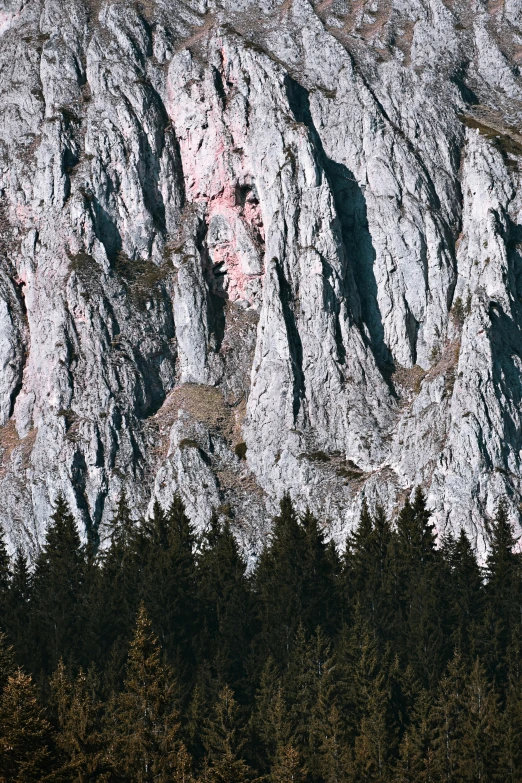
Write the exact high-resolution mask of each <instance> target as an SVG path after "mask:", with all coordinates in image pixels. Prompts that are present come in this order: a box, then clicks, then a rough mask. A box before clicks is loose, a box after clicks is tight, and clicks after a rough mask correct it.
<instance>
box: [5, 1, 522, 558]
mask: <svg viewBox="0 0 522 783" xmlns="http://www.w3.org/2000/svg"><path fill="white" fill-rule="evenodd" d="M521 58H522V2H520V0H504V1H503V2H502V0H501V1H500V2H497V0H490V2H488V3H486V2H482V0H465V1H464V2H461V3H457V2H454V0H445V1H444V2H442V0H407V1H406V2H403V0H367V1H366V2H365V1H364V0H350V1H348V0H322V2H315V3H314V2H312V1H311V0H285V2H282V0H255V2H254V0H185V1H184V2H182V0H154V1H153V0H143V2H141V3H140V2H137V3H134V2H130V1H128V2H100V1H99V0H68V2H67V3H64V2H62V0H0V425H1V427H0V447H1V466H0V497H1V511H0V513H1V517H2V521H3V522H4V523H5V527H6V529H7V532H8V536H9V538H10V541H11V543H12V545H15V544H17V543H23V545H24V546H26V548H28V550H29V551H30V552H34V550H35V549H36V548H37V547H38V545H39V542H41V539H42V535H43V532H44V529H45V523H46V520H47V518H48V515H49V513H50V507H51V503H52V501H53V500H54V498H55V496H56V494H57V492H58V491H60V490H61V491H63V492H64V493H65V495H66V497H67V499H68V500H69V502H70V504H71V506H72V507H73V508H74V510H75V512H76V514H77V516H78V519H79V520H80V521H81V524H82V526H83V528H84V530H85V531H88V530H91V531H92V532H93V533H95V534H99V535H100V536H101V537H102V538H103V530H104V524H105V522H106V521H107V519H108V518H110V515H111V513H112V510H113V508H114V504H115V500H116V498H117V497H118V496H119V494H120V492H121V490H122V489H123V488H125V490H126V492H127V494H128V495H129V496H130V498H131V499H132V501H133V502H134V504H135V506H136V507H137V508H139V509H141V510H142V511H145V510H146V509H147V507H148V506H149V505H150V503H151V502H152V500H153V498H158V499H159V500H160V502H161V503H163V504H167V503H168V502H169V501H170V499H171V497H172V495H173V493H174V492H175V491H179V492H180V493H181V495H182V496H183V498H184V500H185V502H186V504H187V508H188V511H189V513H190V515H191V516H192V517H193V518H194V519H195V520H197V522H198V524H200V525H203V524H204V523H205V521H206V520H207V519H208V517H209V514H210V512H211V509H212V507H215V508H218V509H219V510H220V513H223V514H227V515H229V516H231V517H232V518H233V519H234V525H235V529H236V531H237V534H238V536H239V537H240V538H241V540H242V541H243V544H244V547H245V549H246V550H247V551H248V552H250V553H255V551H256V548H258V547H259V545H260V542H262V540H263V537H264V535H265V534H266V532H267V525H268V519H269V517H270V514H271V513H272V512H273V510H274V507H275V503H276V501H277V499H278V498H279V497H280V495H281V494H282V492H283V491H284V490H285V489H288V490H289V491H290V492H291V494H292V496H293V497H294V498H295V500H296V502H297V504H298V506H299V507H304V506H305V505H307V504H309V505H310V506H311V507H312V508H315V509H319V508H321V509H323V510H324V514H325V515H326V517H327V518H328V520H329V524H330V529H331V534H332V535H333V536H334V537H336V538H337V539H338V540H341V539H342V538H343V537H344V535H345V534H346V531H347V529H349V527H350V525H351V524H352V522H353V520H354V518H355V516H356V515H357V513H358V510H359V508H360V505H361V502H362V499H363V498H367V499H368V501H369V502H370V503H374V502H376V501H378V500H379V501H380V502H382V503H384V504H385V506H386V507H387V508H388V509H389V511H390V512H391V511H392V510H393V509H394V508H395V507H396V505H397V503H399V502H400V501H401V500H403V499H404V497H405V496H406V495H407V494H408V493H409V492H410V491H411V489H412V488H413V487H414V486H415V485H416V484H419V483H420V484H422V485H423V486H424V487H425V488H426V491H427V494H428V499H429V504H430V506H431V507H432V508H433V510H434V514H435V521H436V523H437V526H438V529H439V530H440V531H444V530H446V529H447V528H448V527H449V528H452V529H455V530H457V529H459V528H460V526H462V525H463V526H464V527H465V528H466V530H467V531H468V532H469V533H470V534H471V535H472V537H473V539H474V541H475V543H476V545H477V547H478V548H479V550H483V549H484V547H485V546H486V544H487V519H488V517H489V516H490V515H491V514H492V513H493V511H494V508H495V504H496V502H497V500H498V498H499V497H500V496H507V497H508V499H509V503H510V511H511V514H512V516H513V519H514V520H515V519H517V518H518V511H519V504H520V502H521V500H522V497H521V492H522V482H521V473H520V468H521V459H522V451H521V449H522V432H521V424H522V422H521V413H522V411H521V397H522V331H521V330H522V198H521V193H520V170H519V165H520V162H521V161H522V128H521V123H522V79H521V78H520V73H519V67H518V65H517V62H518V61H519V60H520V59H521ZM244 444H246V453H245V445H244ZM245 457H246V458H245Z"/></svg>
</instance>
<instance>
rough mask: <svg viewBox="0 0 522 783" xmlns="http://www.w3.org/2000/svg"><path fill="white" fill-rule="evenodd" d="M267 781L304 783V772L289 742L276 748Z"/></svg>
mask: <svg viewBox="0 0 522 783" xmlns="http://www.w3.org/2000/svg"><path fill="white" fill-rule="evenodd" d="M268 779H269V781H270V783H304V781H305V780H306V770H305V769H304V768H303V766H302V764H301V760H300V758H299V753H298V751H297V750H296V749H295V747H294V746H293V744H292V743H291V742H289V743H288V744H287V745H283V746H281V747H280V748H278V750H277V754H276V757H275V760H274V763H273V765H272V768H271V770H270V775H269V778H268Z"/></svg>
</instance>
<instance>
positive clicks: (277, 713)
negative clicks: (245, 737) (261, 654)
mask: <svg viewBox="0 0 522 783" xmlns="http://www.w3.org/2000/svg"><path fill="white" fill-rule="evenodd" d="M250 729H251V731H252V737H253V741H252V746H253V754H254V758H255V761H256V763H257V766H258V767H259V769H261V770H262V771H263V773H266V772H268V769H269V767H270V765H272V764H275V763H276V756H277V754H278V753H279V751H280V749H281V748H283V747H287V746H288V743H289V742H290V739H291V736H292V727H291V725H290V721H289V714H288V708H287V706H286V703H285V699H284V695H283V684H282V681H281V678H280V677H279V675H278V673H277V670H276V667H275V665H274V662H273V660H272V659H271V658H268V660H267V662H266V664H265V666H264V668H263V671H262V673H261V679H260V683H259V688H258V690H257V692H256V695H255V706H254V710H253V713H252V716H251V719H250Z"/></svg>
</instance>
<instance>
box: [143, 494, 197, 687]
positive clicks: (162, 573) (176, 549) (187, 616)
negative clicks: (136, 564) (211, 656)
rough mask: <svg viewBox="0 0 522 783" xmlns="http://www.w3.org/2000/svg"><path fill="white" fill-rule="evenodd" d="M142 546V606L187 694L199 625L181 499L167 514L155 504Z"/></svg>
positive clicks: (190, 538)
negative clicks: (144, 607) (148, 615)
mask: <svg viewBox="0 0 522 783" xmlns="http://www.w3.org/2000/svg"><path fill="white" fill-rule="evenodd" d="M140 546H142V547H143V557H142V563H143V566H142V575H141V588H140V590H141V595H142V597H143V601H144V603H145V606H146V607H147V612H148V613H149V614H150V617H151V620H152V622H153V624H154V627H155V629H156V630H157V633H158V637H159V641H160V643H161V645H162V647H163V649H164V650H165V652H166V653H167V655H168V657H169V659H170V660H171V661H172V662H173V663H174V665H175V668H176V672H177V675H178V682H179V685H180V687H182V686H185V688H188V687H189V685H190V667H191V663H192V660H193V656H194V648H193V643H194V642H193V640H194V636H195V632H196V630H197V624H198V608H197V586H196V561H195V554H194V551H195V536H194V531H193V528H192V525H191V523H190V520H189V519H188V517H187V515H186V513H185V508H184V505H183V502H182V501H181V498H180V497H179V495H176V496H175V497H174V500H173V502H172V504H171V506H170V508H169V509H168V510H167V512H164V511H163V510H162V509H161V507H160V506H159V504H158V503H157V502H156V503H155V505H154V509H153V514H152V517H151V519H150V520H147V521H146V523H145V524H144V525H143V533H142V537H141V541H140Z"/></svg>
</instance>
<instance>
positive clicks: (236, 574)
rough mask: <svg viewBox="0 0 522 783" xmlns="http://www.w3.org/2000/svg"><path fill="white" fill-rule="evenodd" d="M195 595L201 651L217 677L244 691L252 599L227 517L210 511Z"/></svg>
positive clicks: (251, 621)
mask: <svg viewBox="0 0 522 783" xmlns="http://www.w3.org/2000/svg"><path fill="white" fill-rule="evenodd" d="M198 599H199V605H200V611H201V620H202V630H201V633H200V635H199V644H200V646H201V648H202V649H201V653H203V651H204V654H205V656H207V657H209V658H210V659H211V660H212V661H213V662H214V673H215V676H216V678H217V680H218V682H220V683H221V684H224V683H229V684H230V685H231V686H233V687H234V689H235V690H236V691H238V690H241V691H244V690H245V688H246V683H245V677H246V668H245V666H246V662H247V659H248V655H249V649H250V642H251V639H252V633H253V627H252V626H253V614H254V602H253V598H252V595H251V592H250V585H249V583H248V580H247V577H246V564H245V562H244V561H243V559H242V557H241V555H240V553H239V549H238V545H237V542H236V539H235V538H234V536H233V534H232V531H231V530H230V523H229V522H228V520H227V521H226V522H225V523H224V524H222V523H221V522H220V521H219V519H218V517H217V516H216V515H213V516H212V519H211V520H210V526H209V529H208V531H207V533H206V534H205V536H204V538H203V545H202V550H201V554H200V556H199V559H198Z"/></svg>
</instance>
